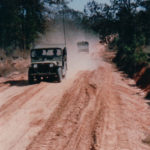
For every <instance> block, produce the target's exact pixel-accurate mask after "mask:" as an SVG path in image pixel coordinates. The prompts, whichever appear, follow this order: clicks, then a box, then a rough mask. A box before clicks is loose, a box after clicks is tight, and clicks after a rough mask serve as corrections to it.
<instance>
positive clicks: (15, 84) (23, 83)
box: [4, 80, 30, 86]
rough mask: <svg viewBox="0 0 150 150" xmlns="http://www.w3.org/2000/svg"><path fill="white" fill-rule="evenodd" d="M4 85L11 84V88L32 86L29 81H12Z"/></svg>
mask: <svg viewBox="0 0 150 150" xmlns="http://www.w3.org/2000/svg"><path fill="white" fill-rule="evenodd" d="M4 84H9V85H10V86H28V85H30V84H29V83H28V81H27V80H10V81H6V82H4Z"/></svg>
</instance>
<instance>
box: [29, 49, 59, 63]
mask: <svg viewBox="0 0 150 150" xmlns="http://www.w3.org/2000/svg"><path fill="white" fill-rule="evenodd" d="M31 59H32V62H38V61H61V60H62V50H61V49H60V48H53V49H33V50H32V51H31Z"/></svg>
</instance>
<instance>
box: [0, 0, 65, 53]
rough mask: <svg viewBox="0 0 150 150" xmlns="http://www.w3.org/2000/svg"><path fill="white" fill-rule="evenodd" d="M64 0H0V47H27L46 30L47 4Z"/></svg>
mask: <svg viewBox="0 0 150 150" xmlns="http://www.w3.org/2000/svg"><path fill="white" fill-rule="evenodd" d="M54 4H55V5H58V4H63V5H66V4H67V1H66V0H0V49H4V50H5V51H12V50H13V49H16V48H18V49H21V50H25V49H29V48H30V47H31V46H32V44H33V43H34V41H35V39H36V38H38V35H39V34H40V33H42V34H43V33H44V32H45V30H46V22H47V20H48V18H47V16H46V14H47V13H48V10H47V9H46V5H47V6H51V5H54Z"/></svg>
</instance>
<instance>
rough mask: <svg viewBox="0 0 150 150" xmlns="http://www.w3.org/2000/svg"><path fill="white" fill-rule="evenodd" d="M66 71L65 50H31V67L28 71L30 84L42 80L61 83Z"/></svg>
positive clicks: (55, 48) (56, 48)
mask: <svg viewBox="0 0 150 150" xmlns="http://www.w3.org/2000/svg"><path fill="white" fill-rule="evenodd" d="M66 71H67V50H66V48H65V47H64V48H59V47H54V48H39V49H32V50H31V65H30V67H29V71H28V81H29V83H30V84H32V83H34V82H35V81H37V82H40V81H41V80H44V79H50V80H51V79H52V78H53V79H56V80H57V81H58V82H61V81H62V79H63V78H64V77H65V76H66Z"/></svg>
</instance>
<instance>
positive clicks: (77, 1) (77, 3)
mask: <svg viewBox="0 0 150 150" xmlns="http://www.w3.org/2000/svg"><path fill="white" fill-rule="evenodd" d="M89 1H90V0H73V2H70V4H69V6H70V7H71V8H73V9H75V10H79V11H83V10H84V5H86V4H87V2H89ZM96 1H97V2H99V3H109V0H96Z"/></svg>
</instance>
